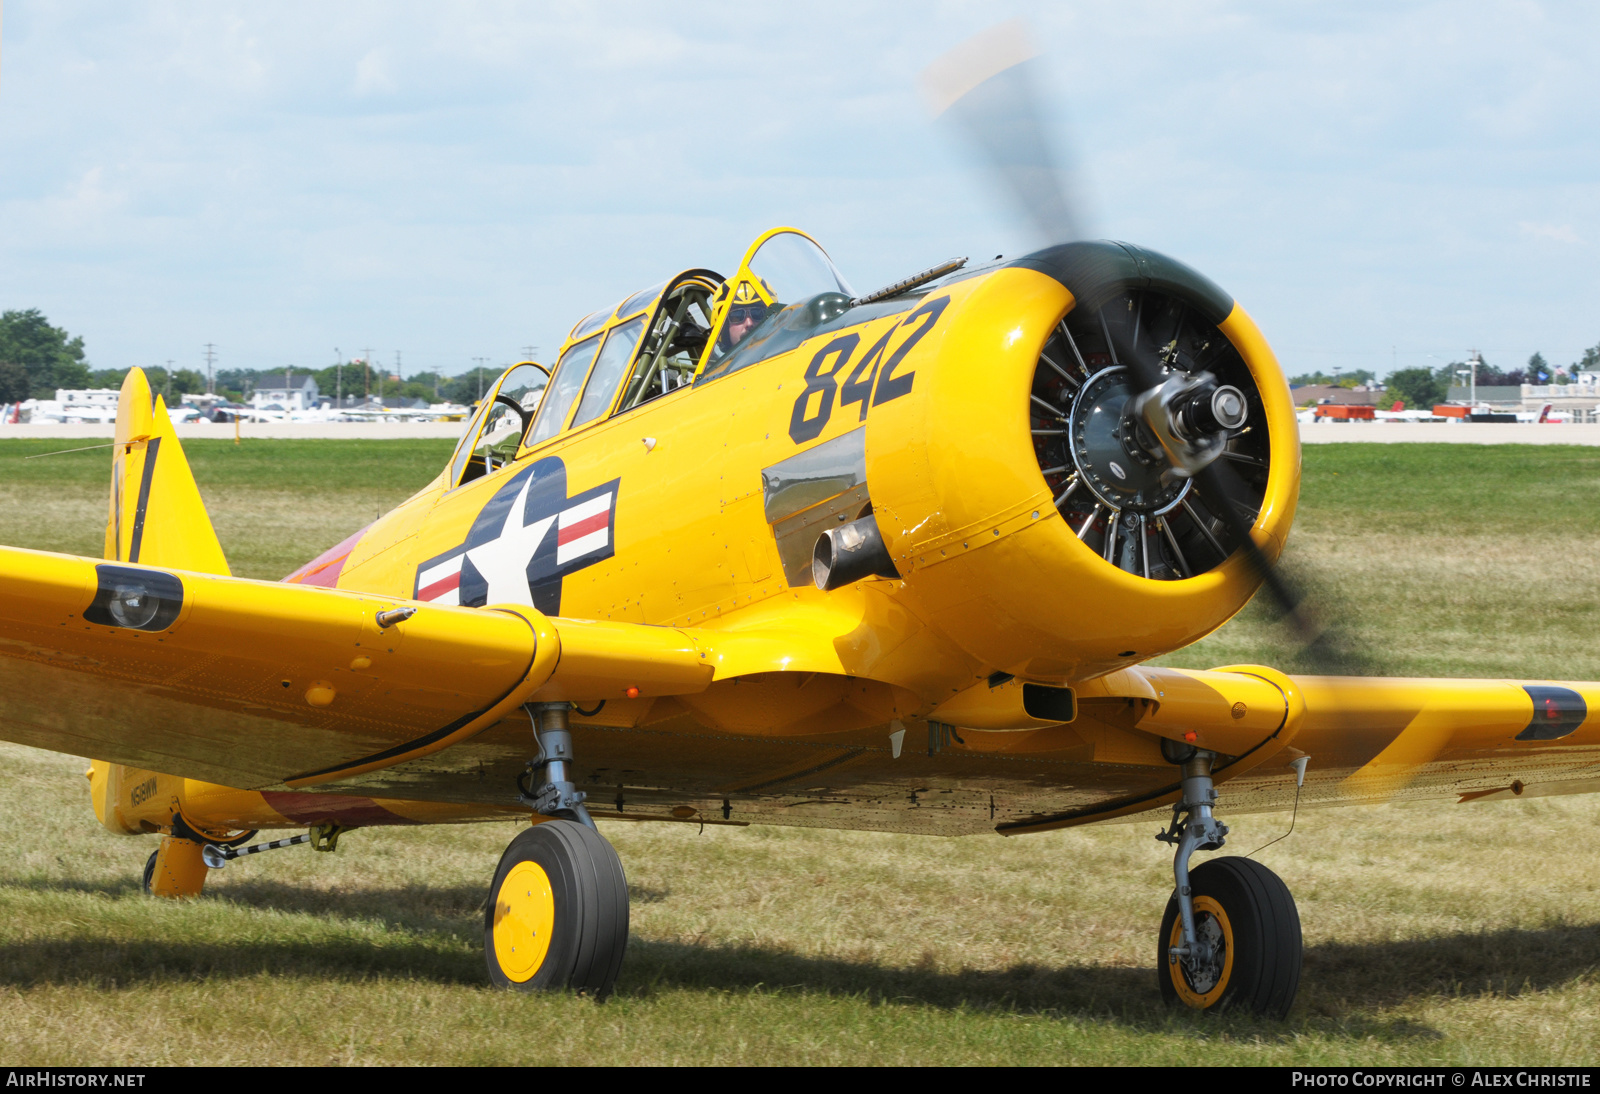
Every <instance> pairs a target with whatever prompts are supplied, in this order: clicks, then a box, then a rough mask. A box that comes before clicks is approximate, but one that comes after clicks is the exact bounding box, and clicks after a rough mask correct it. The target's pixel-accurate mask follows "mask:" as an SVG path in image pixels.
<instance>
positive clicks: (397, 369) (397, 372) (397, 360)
mask: <svg viewBox="0 0 1600 1094" xmlns="http://www.w3.org/2000/svg"><path fill="white" fill-rule="evenodd" d="M404 375H405V373H403V372H401V371H400V351H399V350H395V351H394V378H395V379H396V380H400V378H401V377H402V376H404ZM402 382H403V381H402Z"/></svg>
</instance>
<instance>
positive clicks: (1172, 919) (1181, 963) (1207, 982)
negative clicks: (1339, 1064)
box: [1156, 858, 1302, 1018]
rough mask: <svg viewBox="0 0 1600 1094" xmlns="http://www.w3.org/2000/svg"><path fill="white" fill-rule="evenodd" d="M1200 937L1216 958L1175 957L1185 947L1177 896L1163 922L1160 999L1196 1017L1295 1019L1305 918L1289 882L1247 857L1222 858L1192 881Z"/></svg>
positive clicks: (1199, 869) (1206, 865) (1196, 872)
mask: <svg viewBox="0 0 1600 1094" xmlns="http://www.w3.org/2000/svg"><path fill="white" fill-rule="evenodd" d="M1189 888H1190V890H1191V892H1192V893H1193V894H1194V919H1195V932H1196V933H1197V934H1198V935H1200V937H1201V938H1202V939H1209V940H1210V941H1211V943H1212V958H1211V959H1210V960H1208V961H1198V960H1195V959H1193V958H1179V959H1177V960H1176V961H1174V960H1172V959H1171V958H1170V956H1169V955H1170V949H1171V947H1173V946H1181V945H1182V944H1183V923H1182V921H1181V919H1180V917H1179V915H1178V897H1177V894H1176V893H1174V894H1173V895H1172V898H1171V899H1170V900H1168V901H1167V912H1166V914H1165V915H1163V916H1162V917H1161V934H1160V938H1159V941H1160V944H1159V946H1158V947H1157V953H1156V960H1157V962H1159V964H1158V969H1159V971H1158V972H1157V976H1158V977H1159V978H1160V981H1161V997H1162V998H1163V999H1165V1000H1166V1001H1167V1002H1168V1003H1177V1002H1182V1003H1184V1004H1185V1005H1186V1006H1190V1007H1194V1008H1195V1009H1197V1010H1227V1009H1229V1008H1230V1007H1240V1008H1242V1009H1244V1010H1249V1011H1253V1012H1255V1013H1257V1014H1263V1015H1267V1016H1270V1017H1274V1018H1282V1017H1283V1016H1284V1015H1285V1014H1287V1013H1289V1007H1290V1006H1291V1005H1292V1004H1293V1003H1294V996H1295V992H1296V991H1297V990H1298V989H1299V987H1300V961H1301V951H1302V946H1301V941H1300V913H1299V911H1297V910H1296V908H1295V906H1294V897H1292V896H1290V895H1289V887H1288V886H1287V885H1285V884H1284V883H1283V879H1282V878H1280V877H1279V876H1278V875H1277V874H1275V873H1273V872H1272V871H1271V870H1269V869H1267V868H1266V867H1265V866H1263V865H1261V864H1260V863H1259V862H1256V861H1254V860H1252V859H1247V858H1217V859H1212V860H1211V861H1209V862H1205V863H1202V864H1201V865H1199V866H1198V867H1196V868H1195V869H1194V870H1193V871H1192V872H1191V873H1190V874H1189Z"/></svg>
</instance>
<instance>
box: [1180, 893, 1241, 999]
mask: <svg viewBox="0 0 1600 1094" xmlns="http://www.w3.org/2000/svg"><path fill="white" fill-rule="evenodd" d="M1194 929H1195V932H1196V933H1197V934H1199V935H1200V937H1201V938H1202V939H1206V938H1209V939H1210V940H1211V944H1212V948H1213V952H1217V951H1220V953H1219V955H1218V957H1217V959H1216V960H1214V961H1212V962H1211V963H1210V964H1209V965H1207V966H1205V967H1200V968H1193V969H1191V968H1189V967H1187V966H1186V965H1185V964H1184V959H1183V958H1181V957H1180V958H1179V959H1178V960H1177V961H1171V960H1169V961H1168V962H1167V975H1168V976H1170V977H1171V978H1172V986H1173V987H1174V988H1175V989H1177V992H1178V998H1179V999H1182V1000H1183V1001H1184V1003H1185V1005H1187V1006H1191V1007H1193V1008H1195V1009H1196V1010H1205V1009H1206V1008H1207V1007H1210V1006H1213V1005H1215V1003H1216V1002H1217V1000H1219V999H1221V998H1222V993H1223V992H1225V991H1227V990H1228V980H1229V979H1230V978H1231V977H1232V976H1233V925H1232V924H1231V923H1229V922H1228V913H1227V912H1225V911H1223V910H1222V905H1221V904H1218V903H1217V902H1216V901H1215V900H1213V899H1211V898H1210V897H1208V896H1197V897H1195V898H1194ZM1167 945H1168V946H1181V945H1183V917H1182V916H1179V917H1178V918H1177V919H1174V920H1173V921H1172V935H1171V937H1170V938H1168V939H1167ZM1191 977H1192V978H1193V979H1191ZM1202 989H1203V990H1202Z"/></svg>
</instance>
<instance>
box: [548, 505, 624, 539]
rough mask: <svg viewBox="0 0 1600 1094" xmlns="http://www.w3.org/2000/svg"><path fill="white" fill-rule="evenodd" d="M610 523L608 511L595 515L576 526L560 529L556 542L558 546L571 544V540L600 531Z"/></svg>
mask: <svg viewBox="0 0 1600 1094" xmlns="http://www.w3.org/2000/svg"><path fill="white" fill-rule="evenodd" d="M610 522H611V510H609V509H607V510H605V511H604V512H600V513H596V514H595V515H594V516H592V517H585V518H584V519H583V520H580V521H578V522H577V523H576V524H569V525H567V526H566V527H565V528H563V529H561V535H560V536H558V537H557V539H556V542H557V543H559V544H567V543H571V542H572V541H573V540H575V539H581V538H582V537H584V536H586V535H588V534H589V533H590V532H598V531H600V529H602V528H605V527H607V526H608V525H609V524H610Z"/></svg>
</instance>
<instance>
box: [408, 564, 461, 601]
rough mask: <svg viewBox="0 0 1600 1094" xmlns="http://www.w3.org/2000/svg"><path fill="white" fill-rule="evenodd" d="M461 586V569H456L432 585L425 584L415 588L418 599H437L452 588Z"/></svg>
mask: <svg viewBox="0 0 1600 1094" xmlns="http://www.w3.org/2000/svg"><path fill="white" fill-rule="evenodd" d="M459 588H461V571H460V570H457V571H456V572H455V573H453V574H451V575H450V576H449V577H441V578H440V579H439V580H438V581H435V582H434V583H433V584H432V585H425V586H423V587H422V588H420V589H418V590H417V599H418V600H437V599H438V598H439V597H441V596H443V595H444V594H445V593H448V592H450V591H452V590H454V589H459Z"/></svg>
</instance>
